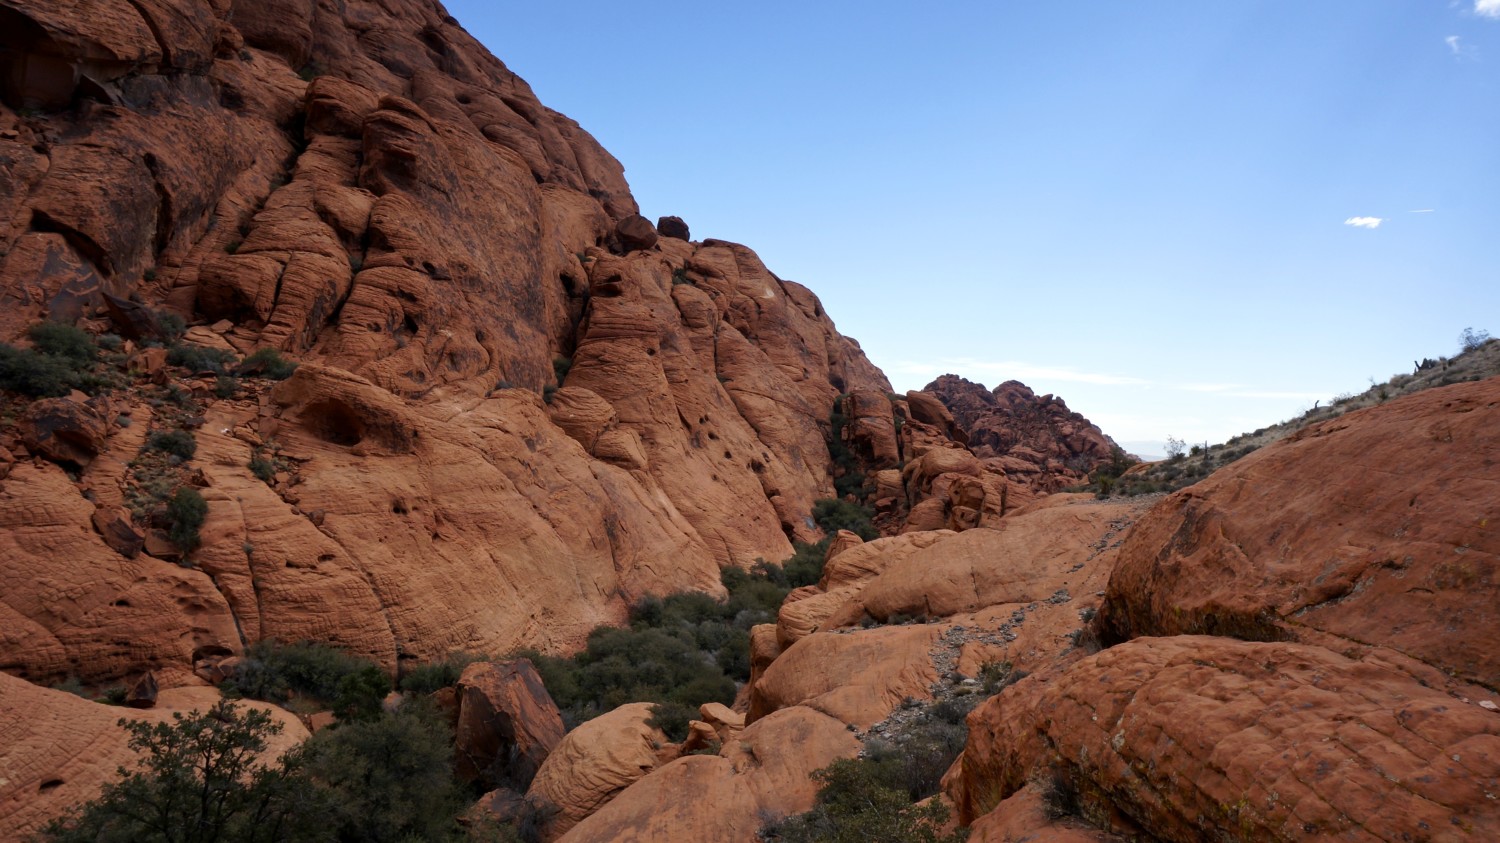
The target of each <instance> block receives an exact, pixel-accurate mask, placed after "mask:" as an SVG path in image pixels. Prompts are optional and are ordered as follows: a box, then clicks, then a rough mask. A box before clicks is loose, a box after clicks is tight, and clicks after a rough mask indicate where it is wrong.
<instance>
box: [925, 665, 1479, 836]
mask: <svg viewBox="0 0 1500 843" xmlns="http://www.w3.org/2000/svg"><path fill="white" fill-rule="evenodd" d="M961 764H962V774H961V777H960V780H959V781H955V782H953V784H955V785H956V788H955V789H956V790H958V791H959V793H958V794H957V796H958V798H957V799H956V801H957V802H958V804H959V807H960V811H961V815H962V819H963V821H964V822H973V821H975V820H977V819H978V818H979V817H981V816H983V815H985V814H987V813H989V812H990V811H991V810H993V809H995V808H996V806H997V805H999V804H1000V803H1001V801H1002V800H1004V799H1006V798H1007V797H1009V796H1011V795H1012V794H1014V793H1016V792H1017V791H1019V790H1020V789H1021V788H1023V787H1024V786H1025V785H1026V784H1027V782H1028V781H1030V780H1033V779H1039V778H1055V779H1058V780H1060V782H1061V784H1062V786H1063V787H1065V788H1068V789H1070V790H1071V791H1073V792H1076V794H1077V803H1078V805H1079V807H1080V810H1081V811H1082V813H1083V815H1084V816H1085V817H1087V818H1089V819H1090V820H1091V821H1092V822H1094V823H1096V824H1102V825H1104V826H1106V827H1113V828H1114V829H1116V830H1117V831H1119V832H1121V833H1123V834H1126V835H1127V836H1131V837H1139V836H1149V837H1151V838H1153V839H1158V840H1166V841H1183V843H1187V842H1188V841H1198V840H1203V839H1205V837H1213V836H1234V837H1238V838H1240V839H1252V840H1259V839H1268V840H1269V839H1279V840H1311V839H1327V838H1330V837H1336V838H1338V839H1342V840H1360V841H1363V840H1370V841H1375V840H1393V839H1394V840H1400V839H1412V840H1417V839H1438V838H1439V836H1441V835H1445V834H1452V835H1457V836H1455V837H1454V838H1453V839H1464V838H1466V837H1467V838H1472V839H1475V840H1479V839H1488V838H1489V837H1493V836H1495V835H1496V834H1497V833H1500V811H1497V810H1496V809H1495V807H1494V801H1493V799H1491V798H1490V796H1489V794H1494V793H1496V792H1497V788H1500V716H1496V715H1495V714H1494V713H1493V712H1491V711H1488V710H1486V709H1485V708H1482V707H1480V706H1479V705H1477V704H1466V703H1463V702H1461V701H1459V700H1455V699H1454V698H1452V697H1450V696H1448V695H1447V694H1444V693H1442V692H1439V691H1435V690H1432V689H1430V688H1427V687H1424V686H1423V685H1422V684H1420V683H1419V682H1417V681H1415V680H1414V679H1413V678H1412V677H1411V676H1409V675H1407V674H1405V673H1403V672H1401V671H1398V670H1393V669H1391V668H1388V667H1385V666H1383V665H1379V664H1374V663H1362V662H1359V661H1355V660H1352V659H1349V658H1346V657H1344V656H1341V655H1337V654H1335V653H1332V652H1330V651H1328V650H1325V649H1322V648H1320V647H1309V646H1305V645H1300V644H1287V643H1277V644H1264V643H1251V642H1242V641H1233V640H1229V639H1224V638H1207V637H1200V636H1179V637H1174V638H1142V639H1138V640H1135V641H1131V642H1129V643H1126V644H1121V645H1119V646H1117V647H1114V648H1112V649H1109V650H1106V651H1104V652H1102V653H1100V654H1098V655H1097V656H1093V657H1091V658H1089V659H1086V660H1084V661H1081V662H1078V663H1076V664H1074V665H1073V666H1071V667H1070V668H1069V669H1068V670H1066V671H1065V672H1062V673H1059V674H1054V675H1051V676H1048V677H1045V678H1044V677H1031V678H1028V679H1024V680H1022V681H1021V682H1019V683H1017V684H1016V685H1013V686H1011V687H1010V688H1008V689H1006V690H1005V691H1004V692H1003V693H1001V694H1000V695H998V696H996V697H994V698H993V699H991V700H990V701H989V702H987V703H986V704H985V705H984V706H983V707H982V708H981V709H979V710H978V711H977V712H975V713H974V714H972V715H971V716H970V718H969V743H968V745H967V746H966V748H965V750H964V755H963V757H962V759H961Z"/></svg>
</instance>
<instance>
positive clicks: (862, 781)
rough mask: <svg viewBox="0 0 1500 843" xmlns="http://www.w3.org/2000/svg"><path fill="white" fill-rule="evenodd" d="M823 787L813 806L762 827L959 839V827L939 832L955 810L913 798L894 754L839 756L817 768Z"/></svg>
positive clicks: (832, 841) (797, 842)
mask: <svg viewBox="0 0 1500 843" xmlns="http://www.w3.org/2000/svg"><path fill="white" fill-rule="evenodd" d="M813 778H814V779H815V780H817V781H818V782H819V783H820V785H821V787H820V788H819V790H818V803H817V806H816V807H815V808H813V810H811V811H809V812H807V813H805V814H799V815H797V816H794V817H788V818H787V819H785V820H783V821H782V822H780V823H777V824H774V825H772V826H770V827H768V828H766V829H764V830H763V831H762V837H763V839H766V840H777V841H782V843H959V841H962V840H964V839H966V838H967V837H968V831H967V830H966V829H961V830H959V831H955V832H952V833H950V834H946V835H944V834H940V833H939V831H938V829H940V828H941V827H942V826H943V824H945V823H947V822H948V820H949V818H950V816H951V812H950V811H949V809H948V807H947V806H946V805H944V804H943V803H941V802H938V801H934V802H932V803H929V804H928V805H925V806H923V807H921V808H918V807H916V806H915V805H914V804H913V800H912V799H911V798H910V797H909V796H908V794H907V793H906V792H905V790H904V789H903V788H902V786H901V783H900V772H899V769H898V765H897V764H896V763H894V762H893V760H892V759H884V760H873V759H859V760H856V759H841V760H839V761H835V762H833V763H832V764H830V765H828V766H827V767H824V768H823V769H821V770H819V771H817V772H816V773H813Z"/></svg>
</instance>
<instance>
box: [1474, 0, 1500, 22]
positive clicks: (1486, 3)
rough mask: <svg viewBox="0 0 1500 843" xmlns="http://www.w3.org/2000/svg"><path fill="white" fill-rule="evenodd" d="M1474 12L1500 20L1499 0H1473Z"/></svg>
mask: <svg viewBox="0 0 1500 843" xmlns="http://www.w3.org/2000/svg"><path fill="white" fill-rule="evenodd" d="M1474 14H1476V15H1479V16H1480V17H1482V18H1492V19H1494V20H1500V0H1474Z"/></svg>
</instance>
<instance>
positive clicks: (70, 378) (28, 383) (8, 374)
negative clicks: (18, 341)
mask: <svg viewBox="0 0 1500 843" xmlns="http://www.w3.org/2000/svg"><path fill="white" fill-rule="evenodd" d="M77 379H78V375H77V372H76V371H75V370H74V369H73V367H72V366H69V365H68V364H67V363H66V362H64V361H62V360H60V359H58V358H56V357H50V356H48V355H45V354H39V353H37V352H36V351H32V350H31V349H24V348H15V347H14V346H10V345H6V344H4V343H0V390H6V391H8V392H19V393H21V394H22V395H28V396H30V397H32V398H55V397H57V396H60V395H67V394H68V391H69V390H71V389H72V388H73V385H74V384H75V383H76V382H77Z"/></svg>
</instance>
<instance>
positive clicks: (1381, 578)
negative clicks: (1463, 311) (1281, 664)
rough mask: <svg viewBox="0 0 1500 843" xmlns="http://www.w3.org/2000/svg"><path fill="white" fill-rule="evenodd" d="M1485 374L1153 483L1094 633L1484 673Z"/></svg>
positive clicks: (1496, 482) (1492, 419)
mask: <svg viewBox="0 0 1500 843" xmlns="http://www.w3.org/2000/svg"><path fill="white" fill-rule="evenodd" d="M1497 417H1500V379H1495V378H1491V379H1490V380H1486V381H1481V382H1479V383H1474V384H1459V385H1454V386H1448V387H1442V388H1438V389H1430V390H1427V391H1425V392H1420V393H1417V394H1415V395H1411V396H1408V397H1405V398H1402V399H1399V400H1397V401H1393V402H1391V403H1389V404H1386V405H1384V406H1381V407H1373V408H1369V409H1366V410H1359V411H1355V412H1352V413H1347V414H1345V415H1343V416H1340V417H1339V418H1337V419H1334V420H1332V421H1328V422H1323V423H1321V424H1317V425H1313V426H1311V427H1308V428H1305V429H1303V430H1301V431H1299V432H1298V433H1296V434H1294V435H1292V436H1290V437H1288V438H1287V439H1285V440H1282V441H1281V442H1278V443H1277V444H1276V445H1274V446H1271V447H1267V448H1263V449H1261V450H1259V451H1257V452H1255V453H1254V454H1251V455H1250V456H1248V457H1246V458H1244V459H1243V460H1240V461H1239V462H1236V463H1234V464H1233V465H1231V466H1230V467H1228V468H1226V469H1224V470H1221V471H1219V472H1217V473H1215V474H1214V475H1212V476H1210V477H1208V478H1207V479H1205V480H1203V481H1200V482H1199V483H1197V484H1196V485H1194V486H1190V487H1188V488H1186V489H1183V490H1182V491H1180V492H1178V493H1176V494H1174V495H1172V496H1170V497H1168V498H1167V499H1166V500H1164V501H1163V502H1162V505H1161V506H1159V507H1157V508H1156V509H1155V510H1154V511H1153V512H1152V513H1151V516H1150V517H1149V518H1146V519H1144V520H1143V521H1142V523H1141V524H1140V526H1139V527H1138V528H1137V529H1136V530H1135V531H1134V532H1133V533H1132V534H1131V536H1130V538H1129V540H1128V541H1126V543H1125V546H1124V547H1123V548H1121V555H1120V563H1119V566H1118V567H1117V568H1116V570H1115V572H1114V574H1113V575H1112V576H1111V577H1110V584H1109V595H1108V597H1107V599H1106V606H1105V608H1104V611H1103V612H1102V613H1101V618H1100V619H1101V621H1102V623H1103V626H1102V629H1103V631H1104V634H1105V635H1106V637H1108V638H1111V639H1115V640H1119V639H1123V638H1131V637H1135V636H1140V635H1177V634H1210V635H1228V636H1233V637H1236V638H1243V639H1248V640H1262V641H1275V640H1291V641H1303V642H1305V643H1312V644H1318V645H1321V646H1325V647H1328V648H1329V649H1332V650H1334V651H1336V652H1344V651H1346V650H1348V649H1349V648H1355V649H1358V650H1366V649H1369V648H1377V649H1379V650H1382V651H1385V652H1387V653H1389V654H1390V657H1391V658H1398V657H1399V658H1402V659H1409V660H1411V662H1412V663H1411V667H1410V669H1412V670H1413V671H1417V672H1420V671H1421V670H1422V669H1423V666H1425V668H1426V669H1432V670H1436V671H1438V672H1440V673H1442V674H1447V675H1449V676H1452V677H1456V678H1459V679H1462V680H1465V681H1468V682H1478V683H1481V684H1484V685H1487V686H1492V687H1493V686H1495V685H1496V683H1497V677H1500V625H1497V624H1496V623H1495V618H1494V614H1493V612H1492V607H1493V606H1494V605H1495V604H1496V603H1497V601H1500V531H1497V529H1496V525H1497V513H1496V511H1495V506H1494V502H1495V501H1496V500H1500V440H1497V439H1496V437H1495V434H1494V431H1495V423H1496V419H1497Z"/></svg>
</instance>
